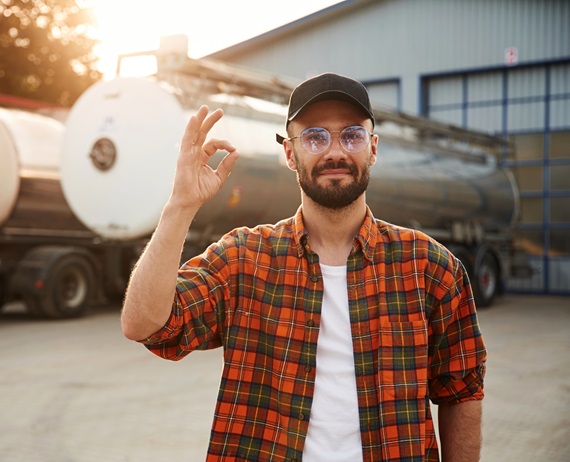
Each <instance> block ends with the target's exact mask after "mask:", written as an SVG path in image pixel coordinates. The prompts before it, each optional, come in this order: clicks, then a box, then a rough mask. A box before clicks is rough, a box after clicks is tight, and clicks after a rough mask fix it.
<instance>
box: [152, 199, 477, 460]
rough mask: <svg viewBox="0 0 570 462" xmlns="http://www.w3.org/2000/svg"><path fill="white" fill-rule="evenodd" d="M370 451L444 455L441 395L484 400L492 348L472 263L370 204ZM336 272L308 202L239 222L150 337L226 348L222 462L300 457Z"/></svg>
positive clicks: (220, 406)
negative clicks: (270, 219) (311, 237)
mask: <svg viewBox="0 0 570 462" xmlns="http://www.w3.org/2000/svg"><path fill="white" fill-rule="evenodd" d="M347 285H348V298H349V309H350V323H351V330H352V340H353V351H354V362H355V372H356V378H355V380H356V386H357V394H358V407H359V409H358V411H359V415H360V429H361V438H362V448H363V455H364V461H380V460H382V461H436V460H439V456H438V450H437V441H436V436H435V431H434V426H433V422H432V418H431V414H430V406H429V399H431V400H432V401H433V402H434V403H436V404H439V403H457V402H462V401H466V400H476V399H482V398H483V376H484V372H485V359H486V350H485V346H484V344H483V339H482V337H481V333H480V331H479V327H478V323H477V316H476V312H475V306H474V303H473V297H472V292H471V288H470V284H469V280H468V278H467V275H466V273H465V270H464V268H463V266H462V265H461V263H460V262H459V260H457V259H456V258H455V257H454V256H453V255H451V254H450V253H449V251H448V250H446V249H445V247H443V246H441V245H440V244H438V243H437V242H435V241H434V240H432V239H431V238H429V237H428V236H426V235H425V234H422V233H421V232H418V231H414V230H410V229H406V228H402V227H398V226H394V225H391V224H388V223H386V222H383V221H380V220H376V219H374V217H373V216H372V214H371V212H370V210H368V213H367V216H366V218H365V220H364V222H363V224H362V226H361V228H360V231H359V234H358V235H357V236H356V237H355V239H354V244H353V248H352V251H351V253H350V256H349V258H348V261H347ZM322 298H323V279H322V275H321V272H320V267H319V261H318V256H317V255H316V254H315V253H314V252H312V251H311V249H310V246H309V244H308V236H307V232H306V230H305V228H304V226H303V220H302V211H301V209H299V211H298V212H297V214H296V215H295V216H294V217H292V218H291V219H288V220H284V221H281V222H279V223H277V224H276V225H273V226H269V225H264V226H259V227H256V228H254V229H249V228H239V229H236V230H234V231H233V232H231V233H229V234H227V235H226V236H224V237H223V238H222V239H221V240H220V241H219V242H217V243H215V244H213V245H211V246H210V247H209V248H208V249H207V250H206V251H205V252H204V253H203V254H202V255H200V256H197V257H195V258H193V259H191V260H190V261H189V262H187V263H186V264H184V265H183V266H182V267H181V269H180V271H179V277H178V284H177V294H176V300H175V303H174V305H173V309H172V313H171V316H170V319H169V320H168V321H167V323H166V325H165V326H164V327H163V328H162V329H161V330H160V331H158V332H157V333H155V334H154V335H152V336H151V337H149V338H148V339H146V340H145V341H144V343H145V344H146V346H147V348H149V349H150V350H151V351H152V352H153V353H155V354H157V355H159V356H161V357H163V358H167V359H171V360H178V359H181V358H182V357H184V356H185V355H186V354H188V353H189V352H191V351H193V350H202V349H209V348H216V347H220V346H222V347H223V348H224V354H223V356H224V368H223V373H222V381H221V385H220V393H219V395H218V402H217V405H216V411H215V416H214V422H213V426H212V432H211V439H210V446H209V449H208V458H207V460H209V461H215V460H224V461H234V460H251V461H269V460H271V461H285V460H288V461H300V460H301V459H302V453H303V445H304V440H305V436H306V434H307V428H308V424H309V418H310V414H311V402H312V397H313V391H314V383H315V367H316V365H317V357H316V352H317V337H318V334H319V323H320V311H321V302H322Z"/></svg>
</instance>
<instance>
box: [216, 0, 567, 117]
mask: <svg viewBox="0 0 570 462" xmlns="http://www.w3.org/2000/svg"><path fill="white" fill-rule="evenodd" d="M510 47H515V48H516V49H517V51H518V60H519V62H530V61H544V60H555V59H559V58H561V57H567V56H570V2H569V1H568V0H548V1H542V0H378V1H373V2H370V1H354V2H344V3H342V4H340V5H335V6H333V7H331V8H329V12H328V13H327V12H326V11H325V13H322V14H321V15H320V16H319V14H316V15H313V17H311V19H310V20H305V21H303V20H300V21H298V22H297V23H293V24H292V25H289V26H285V27H283V28H281V29H278V30H276V31H273V32H271V33H269V34H266V35H265V36H262V37H261V38H258V39H257V40H256V39H254V40H252V41H250V42H249V44H248V43H245V44H242V45H241V46H236V47H231V48H229V49H227V50H224V51H222V52H219V53H215V54H214V55H213V56H215V57H218V58H221V59H224V60H228V61H233V62H237V63H241V64H245V65H249V66H252V67H255V68H259V69H266V70H268V71H271V72H275V73H278V74H282V75H290V76H292V77H298V78H305V77H307V76H310V75H314V74H317V73H320V72H324V71H335V72H340V73H345V74H348V75H351V76H354V77H356V78H359V79H361V80H364V81H372V80H378V79H390V78H398V79H400V81H401V90H402V104H403V107H402V109H403V110H405V111H408V112H412V113H415V112H417V111H418V100H419V98H418V96H419V95H418V90H419V86H418V75H421V74H431V73H435V72H439V71H442V70H458V69H473V68H481V67H488V66H491V67H493V66H498V65H503V64H504V62H505V56H504V55H505V50H506V49H507V48H510ZM380 102H381V101H380Z"/></svg>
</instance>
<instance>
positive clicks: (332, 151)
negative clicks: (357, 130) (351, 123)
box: [324, 133, 348, 159]
mask: <svg viewBox="0 0 570 462" xmlns="http://www.w3.org/2000/svg"><path fill="white" fill-rule="evenodd" d="M347 157H348V153H347V152H346V151H345V150H344V149H343V148H342V146H341V145H340V136H339V135H338V134H337V133H335V134H331V144H330V146H329V147H328V149H327V150H326V151H325V155H324V158H325V159H341V158H342V159H346V158H347Z"/></svg>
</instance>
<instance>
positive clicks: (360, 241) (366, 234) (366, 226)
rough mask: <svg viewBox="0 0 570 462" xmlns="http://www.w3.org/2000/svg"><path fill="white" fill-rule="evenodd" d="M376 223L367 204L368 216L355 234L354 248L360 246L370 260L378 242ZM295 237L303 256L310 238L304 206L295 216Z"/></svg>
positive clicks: (299, 252) (300, 207) (299, 251)
mask: <svg viewBox="0 0 570 462" xmlns="http://www.w3.org/2000/svg"><path fill="white" fill-rule="evenodd" d="M375 223H376V220H375V218H374V216H373V215H372V211H371V210H370V208H369V207H368V206H366V216H365V217H364V221H363V222H362V225H361V226H360V229H359V231H358V233H357V234H356V236H354V244H353V249H356V248H357V246H359V247H360V248H361V249H362V253H363V254H364V256H365V257H366V258H367V259H368V260H370V261H373V259H374V252H375V250H376V243H377V242H378V227H377V226H375ZM293 237H294V240H295V245H296V246H297V254H298V256H299V257H302V256H303V254H304V253H305V252H306V251H307V240H308V238H309V234H308V232H307V230H306V228H305V225H304V223H303V208H302V206H299V208H298V209H297V213H296V214H295V216H294V217H293Z"/></svg>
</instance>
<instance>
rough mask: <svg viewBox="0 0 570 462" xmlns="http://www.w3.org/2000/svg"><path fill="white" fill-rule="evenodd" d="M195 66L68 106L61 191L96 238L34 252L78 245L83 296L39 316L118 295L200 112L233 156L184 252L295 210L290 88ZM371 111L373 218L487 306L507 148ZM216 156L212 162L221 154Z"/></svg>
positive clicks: (498, 270)
mask: <svg viewBox="0 0 570 462" xmlns="http://www.w3.org/2000/svg"><path fill="white" fill-rule="evenodd" d="M191 64H192V66H194V67H193V68H192V69H193V70H192V69H191V70H190V72H188V68H187V65H186V64H184V65H183V66H182V67H184V69H183V70H180V69H177V70H176V71H172V70H170V71H169V70H168V69H166V71H164V69H163V72H159V73H158V74H157V76H152V77H147V78H117V79H114V80H111V81H105V82H100V83H98V84H95V85H94V86H92V87H91V88H90V89H88V90H87V91H86V92H85V93H84V94H83V95H82V96H81V97H80V98H79V100H78V101H77V102H76V104H75V105H74V107H73V108H72V109H71V111H70V113H69V115H68V117H67V120H66V129H65V134H64V137H63V142H62V149H61V158H60V165H59V173H60V177H61V186H62V190H63V193H64V196H65V199H66V202H67V203H68V204H69V207H70V208H71V210H72V211H73V214H74V215H75V217H77V219H78V220H79V221H80V222H81V223H82V226H84V227H85V228H86V229H87V230H88V231H89V232H90V233H91V235H92V237H91V238H89V237H85V238H84V239H83V241H78V240H69V242H68V246H66V245H63V244H62V243H59V244H58V245H55V246H53V247H55V248H56V249H57V251H54V252H55V254H56V257H54V256H53V255H52V253H50V252H49V251H47V256H46V255H44V254H42V256H41V257H39V259H40V260H42V261H46V260H50V261H54V260H55V261H59V260H60V258H59V255H60V254H64V255H67V254H66V252H68V250H69V246H73V247H74V249H75V250H76V251H74V252H72V254H74V255H75V256H76V260H80V263H79V264H78V263H77V261H73V262H71V263H72V264H74V265H75V267H74V270H73V271H74V273H73V272H72V273H73V274H75V276H76V277H75V282H74V284H75V287H76V288H80V290H75V292H73V290H69V296H67V298H66V297H64V296H61V297H59V301H55V302H53V303H52V304H51V305H48V306H47V307H43V306H41V305H42V304H41V302H39V303H36V305H38V306H39V308H38V309H37V310H36V311H39V312H41V313H43V314H47V315H48V316H77V315H79V314H81V313H83V311H84V309H85V306H86V305H87V302H88V301H89V298H90V297H91V296H92V295H93V294H94V293H95V292H99V293H101V292H102V293H103V295H107V294H108V292H109V290H108V289H107V287H108V286H111V287H112V288H114V289H115V290H114V292H115V293H121V289H123V288H124V284H125V282H126V280H127V278H128V274H129V272H130V268H131V265H132V263H133V261H134V260H135V259H136V256H137V255H138V253H139V252H140V250H141V249H142V247H143V246H144V244H145V243H146V240H147V239H148V237H149V236H150V234H151V233H152V231H153V230H154V228H155V226H156V224H157V222H158V219H159V216H160V213H161V210H162V207H163V205H164V203H165V201H166V200H167V198H168V195H169V194H170V190H171V185H172V180H173V176H174V169H175V164H176V158H177V155H178V149H179V143H180V140H181V138H182V134H183V131H184V127H185V126H186V123H187V121H188V119H189V116H190V114H192V113H194V112H195V111H196V110H197V108H198V107H199V106H200V105H201V104H208V105H209V106H210V107H211V108H215V107H222V108H223V109H224V112H225V115H224V117H223V118H222V120H221V121H220V122H219V123H218V124H217V125H216V126H215V128H214V130H213V131H212V132H211V136H212V137H216V138H224V139H228V140H230V141H231V142H232V143H233V144H234V145H235V146H236V147H237V148H238V150H239V151H240V153H241V157H240V159H239V161H238V163H237V164H236V166H235V168H234V171H233V172H232V175H231V176H230V178H229V179H228V181H227V183H226V184H225V185H224V187H223V189H222V190H221V191H220V192H219V194H218V195H217V196H216V197H215V198H214V199H213V200H212V201H211V202H210V203H208V204H207V205H206V206H205V207H203V209H202V210H201V211H200V212H199V214H198V216H197V217H196V219H195V221H194V223H193V225H192V228H191V232H190V233H189V234H188V243H187V249H188V250H191V251H198V250H201V249H202V248H204V246H205V245H207V244H208V243H210V242H212V241H213V240H214V239H216V238H217V237H219V236H220V235H221V234H223V233H225V232H227V231H229V230H230V229H232V228H233V227H236V226H254V225H256V224H259V223H273V222H276V221H278V220H280V219H282V218H285V217H288V216H290V215H292V214H293V213H294V212H295V210H296V209H297V207H298V206H299V204H300V194H299V189H298V186H297V183H296V180H295V174H294V172H291V171H290V170H289V169H288V168H287V167H286V165H285V158H284V154H283V152H282V147H281V146H280V145H278V144H277V143H276V142H275V133H283V131H284V120H285V113H286V106H285V104H284V102H285V101H286V97H287V96H288V94H289V92H290V90H291V87H290V86H289V85H284V84H283V81H282V80H279V79H273V78H270V79H265V77H263V76H262V77H259V76H257V75H253V74H251V73H247V72H246V73H244V72H243V71H242V70H240V69H235V68H228V67H227V66H225V65H221V64H219V63H213V62H212V63H211V62H209V61H205V60H200V61H199V62H197V61H196V62H194V61H193V62H192V63H191ZM376 114H377V132H378V134H379V136H380V144H379V159H378V162H377V163H376V164H375V165H374V166H373V168H372V170H371V173H370V174H371V180H370V185H369V189H368V192H367V201H368V203H369V205H370V207H371V209H372V211H373V213H374V215H375V216H376V217H377V218H380V219H383V220H386V221H390V222H393V223H396V224H399V225H403V226H410V227H416V228H420V229H422V230H425V231H426V232H428V233H430V234H432V235H433V236H434V237H436V238H438V239H439V240H440V241H442V242H443V243H444V244H446V245H448V246H449V248H450V249H451V250H452V251H453V252H454V253H456V255H457V256H458V257H459V258H461V259H462V261H463V262H464V263H465V265H466V267H467V269H468V271H469V273H470V274H471V277H472V280H473V283H474V288H475V293H476V296H477V298H478V302H479V304H480V305H489V304H491V303H492V301H493V298H494V296H495V295H496V294H497V293H498V292H499V291H500V287H501V284H502V280H503V278H504V277H505V275H506V273H507V272H508V270H509V267H510V260H509V255H508V251H509V247H508V246H509V242H510V230H511V226H512V224H513V222H514V220H515V219H516V211H517V205H518V204H517V190H516V186H515V184H514V182H513V180H512V178H511V175H510V174H509V173H508V172H507V171H505V170H504V169H502V168H500V166H499V165H498V162H497V157H496V153H497V152H499V151H500V150H501V149H504V148H505V145H504V143H503V142H502V141H501V140H498V139H496V138H493V137H488V136H486V135H482V134H477V133H474V132H468V131H466V130H461V129H458V128H455V127H448V126H445V125H443V124H438V123H436V122H433V121H428V120H426V119H420V118H416V117H412V116H407V115H404V114H393V113H390V112H389V111H383V110H378V111H377V112H376ZM491 151H493V152H491ZM219 154H220V155H221V154H222V153H219ZM214 157H215V158H214V159H213V162H217V161H218V160H219V156H218V155H216V156H214ZM44 252H46V251H44ZM41 266H42V265H41V264H38V257H36V258H32V259H30V260H29V261H28V262H27V263H26V264H22V265H20V266H19V267H18V270H17V271H16V273H17V274H18V275H19V276H18V277H17V278H16V280H17V281H20V282H19V283H18V287H19V288H20V292H25V291H26V288H30V287H32V288H33V290H32V289H30V290H32V291H36V292H37V294H36V296H35V297H33V300H41V296H42V294H41V293H40V291H39V290H36V286H39V287H43V286H45V285H46V284H47V283H46V282H45V280H43V279H42V277H43V278H44V279H45V278H48V279H49V276H46V274H48V273H49V272H47V273H46V272H45V271H44V273H42V275H43V276H42V275H40V274H39V273H38V271H36V273H34V277H33V278H32V277H29V273H30V272H32V273H33V271H32V270H30V268H37V267H41ZM71 266H73V265H71ZM22 268H23V269H22ZM26 275H28V276H26ZM97 275H103V276H102V277H103V278H104V281H103V282H101V281H98V279H97ZM40 276H42V277H40ZM100 277H101V276H100ZM73 279H74V278H73V277H71V278H69V280H70V281H72V280H73ZM21 281H24V282H21ZM38 281H39V283H38ZM72 282H73V281H72ZM58 283H59V282H58ZM53 284H55V283H53ZM53 284H52V285H53ZM60 285H61V284H60ZM71 285H73V284H71ZM102 287H103V288H102ZM22 288H23V289H22ZM77 292H80V294H79V295H77ZM74 293H75V295H74ZM44 295H45V294H44ZM82 297H83V298H82ZM28 298H30V297H28ZM81 298H82V300H80V301H78V300H79V299H81ZM69 299H71V301H72V303H70V302H69ZM33 300H32V305H33V304H34V302H33ZM58 303H59V304H60V305H61V308H57V307H56V305H57V304H58Z"/></svg>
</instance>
